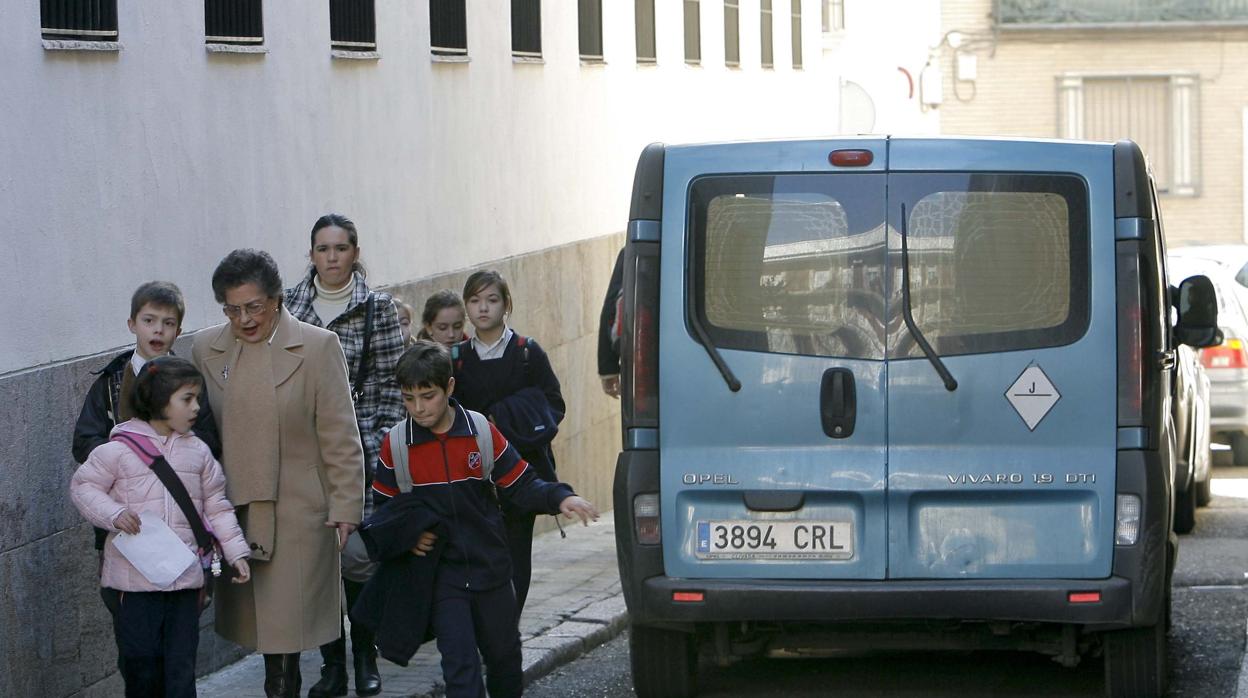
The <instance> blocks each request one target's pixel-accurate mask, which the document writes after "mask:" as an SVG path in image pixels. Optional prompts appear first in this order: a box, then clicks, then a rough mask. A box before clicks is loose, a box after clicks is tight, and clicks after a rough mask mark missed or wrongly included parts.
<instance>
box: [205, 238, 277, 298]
mask: <svg viewBox="0 0 1248 698" xmlns="http://www.w3.org/2000/svg"><path fill="white" fill-rule="evenodd" d="M249 283H250V284H255V285H256V286H257V287H259V289H260V290H261V291H262V292H263V293H264V295H266V296H268V297H269V298H276V299H277V300H278V301H279V302H280V301H281V300H282V275H281V273H279V272H278V271H277V262H275V261H273V257H272V255H270V254H269V253H268V252H265V251H264V250H253V249H251V248H249V247H248V248H243V249H239V250H234V251H233V252H231V253H229V254H227V255H226V256H225V258H224V259H222V260H221V263H220V264H218V265H217V269H216V271H214V272H212V295H213V297H215V298H216V299H217V302H218V303H224V302H225V292H226V291H229V290H230V289H235V288H238V287H239V286H242V285H243V284H249Z"/></svg>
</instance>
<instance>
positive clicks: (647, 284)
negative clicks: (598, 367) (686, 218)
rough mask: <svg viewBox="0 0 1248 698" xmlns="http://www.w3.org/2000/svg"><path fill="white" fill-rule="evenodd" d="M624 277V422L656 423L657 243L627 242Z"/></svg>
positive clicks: (657, 416)
mask: <svg viewBox="0 0 1248 698" xmlns="http://www.w3.org/2000/svg"><path fill="white" fill-rule="evenodd" d="M625 254H626V266H625V278H624V346H623V351H622V352H621V353H622V354H623V356H624V358H625V361H624V365H623V366H621V378H622V380H623V383H624V385H623V386H622V387H623V391H622V392H623V394H624V397H625V401H624V406H623V407H624V423H625V426H626V428H630V427H657V426H658V425H659V246H658V245H657V244H646V243H630V244H629V249H628V251H627V252H626V253H625Z"/></svg>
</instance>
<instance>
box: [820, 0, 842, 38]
mask: <svg viewBox="0 0 1248 698" xmlns="http://www.w3.org/2000/svg"><path fill="white" fill-rule="evenodd" d="M820 4H821V5H822V6H823V7H822V9H823V13H822V14H823V33H824V34H827V33H828V32H839V31H841V30H842V29H844V28H845V0H823V2H822V3H820Z"/></svg>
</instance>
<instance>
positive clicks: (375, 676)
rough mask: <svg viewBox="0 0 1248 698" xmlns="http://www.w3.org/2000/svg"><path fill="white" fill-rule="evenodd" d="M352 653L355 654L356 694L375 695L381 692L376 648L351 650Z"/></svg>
mask: <svg viewBox="0 0 1248 698" xmlns="http://www.w3.org/2000/svg"><path fill="white" fill-rule="evenodd" d="M352 650H354V648H352ZM369 650H371V651H369ZM353 654H354V655H355V693H356V695H360V696H375V695H377V694H378V693H381V672H380V671H378V670H377V650H375V649H373V648H371V647H370V648H368V650H365V651H361V652H354V651H353Z"/></svg>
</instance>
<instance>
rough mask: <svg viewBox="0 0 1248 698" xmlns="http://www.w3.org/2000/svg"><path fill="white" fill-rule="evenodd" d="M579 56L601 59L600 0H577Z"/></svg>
mask: <svg viewBox="0 0 1248 698" xmlns="http://www.w3.org/2000/svg"><path fill="white" fill-rule="evenodd" d="M577 10H578V11H577V23H578V29H579V36H580V46H581V58H587V59H590V60H598V61H600V60H602V0H578V7H577Z"/></svg>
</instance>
